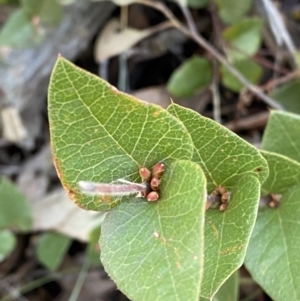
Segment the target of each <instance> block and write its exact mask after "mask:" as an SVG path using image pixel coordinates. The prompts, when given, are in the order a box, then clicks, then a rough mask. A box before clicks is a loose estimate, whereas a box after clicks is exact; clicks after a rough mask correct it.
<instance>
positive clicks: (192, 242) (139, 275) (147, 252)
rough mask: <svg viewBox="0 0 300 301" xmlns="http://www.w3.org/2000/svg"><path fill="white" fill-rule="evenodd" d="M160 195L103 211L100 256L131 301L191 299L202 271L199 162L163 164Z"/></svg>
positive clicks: (201, 176)
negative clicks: (164, 168) (152, 198)
mask: <svg viewBox="0 0 300 301" xmlns="http://www.w3.org/2000/svg"><path fill="white" fill-rule="evenodd" d="M161 185H162V188H161V199H160V200H159V201H158V202H153V203H149V202H146V201H143V200H142V199H138V198H137V199H134V200H131V201H127V202H123V203H121V204H120V205H119V206H117V207H115V208H114V209H113V210H112V211H110V212H109V213H108V214H107V217H106V219H105V221H104V223H103V225H102V230H101V240H100V246H101V259H102V263H103V265H104V267H105V269H106V271H107V272H108V274H109V275H110V277H111V278H112V279H113V280H114V281H115V282H116V283H117V286H118V288H119V289H120V290H121V291H123V292H124V293H125V294H126V295H127V296H128V297H129V298H130V299H131V300H133V301H153V300H155V301H169V300H170V301H173V300H189V301H193V300H194V301H195V300H198V298H199V293H200V292H199V288H200V283H201V278H202V277H201V275H202V270H203V264H202V263H203V227H204V225H203V224H204V204H205V200H206V192H205V186H206V183H205V177H204V174H203V172H202V170H201V169H200V167H199V165H197V164H195V163H193V162H190V161H175V162H172V163H171V164H170V165H167V166H166V171H165V173H164V175H163V178H162V184H161Z"/></svg>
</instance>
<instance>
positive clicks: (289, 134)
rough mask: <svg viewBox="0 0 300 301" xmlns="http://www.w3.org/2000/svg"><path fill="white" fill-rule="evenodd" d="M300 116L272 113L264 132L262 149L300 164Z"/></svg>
mask: <svg viewBox="0 0 300 301" xmlns="http://www.w3.org/2000/svg"><path fill="white" fill-rule="evenodd" d="M299 137H300V116H299V115H296V114H292V113H286V112H278V111H272V112H271V114H270V118H269V121H268V124H267V127H266V129H265V132H264V136H263V140H262V148H263V149H264V150H267V151H270V152H275V153H279V154H282V155H284V156H287V157H290V158H292V159H294V160H296V161H298V162H300V139H299Z"/></svg>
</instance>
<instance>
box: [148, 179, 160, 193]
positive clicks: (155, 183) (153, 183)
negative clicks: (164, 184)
mask: <svg viewBox="0 0 300 301" xmlns="http://www.w3.org/2000/svg"><path fill="white" fill-rule="evenodd" d="M159 184H160V180H159V179H158V178H157V177H153V178H152V179H151V183H150V186H151V188H152V189H153V190H159Z"/></svg>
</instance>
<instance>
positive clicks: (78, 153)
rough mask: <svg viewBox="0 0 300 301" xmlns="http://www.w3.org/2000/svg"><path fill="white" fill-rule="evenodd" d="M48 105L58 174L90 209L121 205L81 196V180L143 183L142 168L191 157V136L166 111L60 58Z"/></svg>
mask: <svg viewBox="0 0 300 301" xmlns="http://www.w3.org/2000/svg"><path fill="white" fill-rule="evenodd" d="M48 106H49V121H50V132H51V143H52V153H53V157H54V162H55V165H56V169H57V172H58V175H59V176H60V180H61V182H62V184H63V186H64V188H65V189H66V191H67V193H68V194H69V197H70V198H71V199H72V200H74V201H75V202H76V203H77V204H79V205H80V206H81V207H83V208H85V209H88V210H98V211H101V210H108V209H110V208H111V207H112V206H113V205H114V204H115V203H116V202H117V200H116V199H108V200H104V201H102V200H103V199H102V198H101V197H99V196H94V197H91V196H87V195H84V194H82V193H81V191H80V190H79V188H78V181H80V180H82V181H92V182H103V183H111V182H113V181H116V180H117V179H120V178H123V179H126V180H131V181H140V177H139V167H140V166H146V167H147V168H151V167H152V166H153V165H154V164H156V163H157V162H160V161H161V162H164V161H165V160H167V159H169V158H172V159H187V160H189V159H190V158H191V157H192V152H193V146H192V141H191V139H190V136H189V135H188V133H187V132H186V129H185V128H184V126H183V125H182V123H181V122H180V121H178V120H177V119H176V118H174V117H173V116H172V115H171V114H169V113H168V112H167V111H166V110H164V109H162V108H161V107H159V106H156V105H150V104H147V103H145V102H142V101H140V100H138V99H136V98H134V97H132V96H130V95H127V94H125V93H122V92H120V91H118V90H117V89H116V88H114V87H112V86H111V85H109V84H108V83H107V82H106V81H104V80H102V79H100V78H99V77H97V76H95V75H92V74H90V73H88V72H86V71H84V70H82V69H80V68H77V67H75V66H74V65H73V64H72V63H70V62H68V61H67V60H65V59H63V58H61V57H60V58H59V59H58V61H57V63H56V65H55V67H54V69H53V72H52V76H51V81H50V87H49V97H48ZM105 202H106V203H105Z"/></svg>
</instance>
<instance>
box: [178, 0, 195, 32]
mask: <svg viewBox="0 0 300 301" xmlns="http://www.w3.org/2000/svg"><path fill="white" fill-rule="evenodd" d="M179 6H180V9H181V11H182V13H183V14H184V17H185V19H186V23H187V25H188V28H189V29H190V31H191V32H194V33H197V28H196V25H195V22H194V19H193V17H192V15H191V12H190V10H189V9H188V7H187V6H186V5H183V4H182V3H181V2H179Z"/></svg>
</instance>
